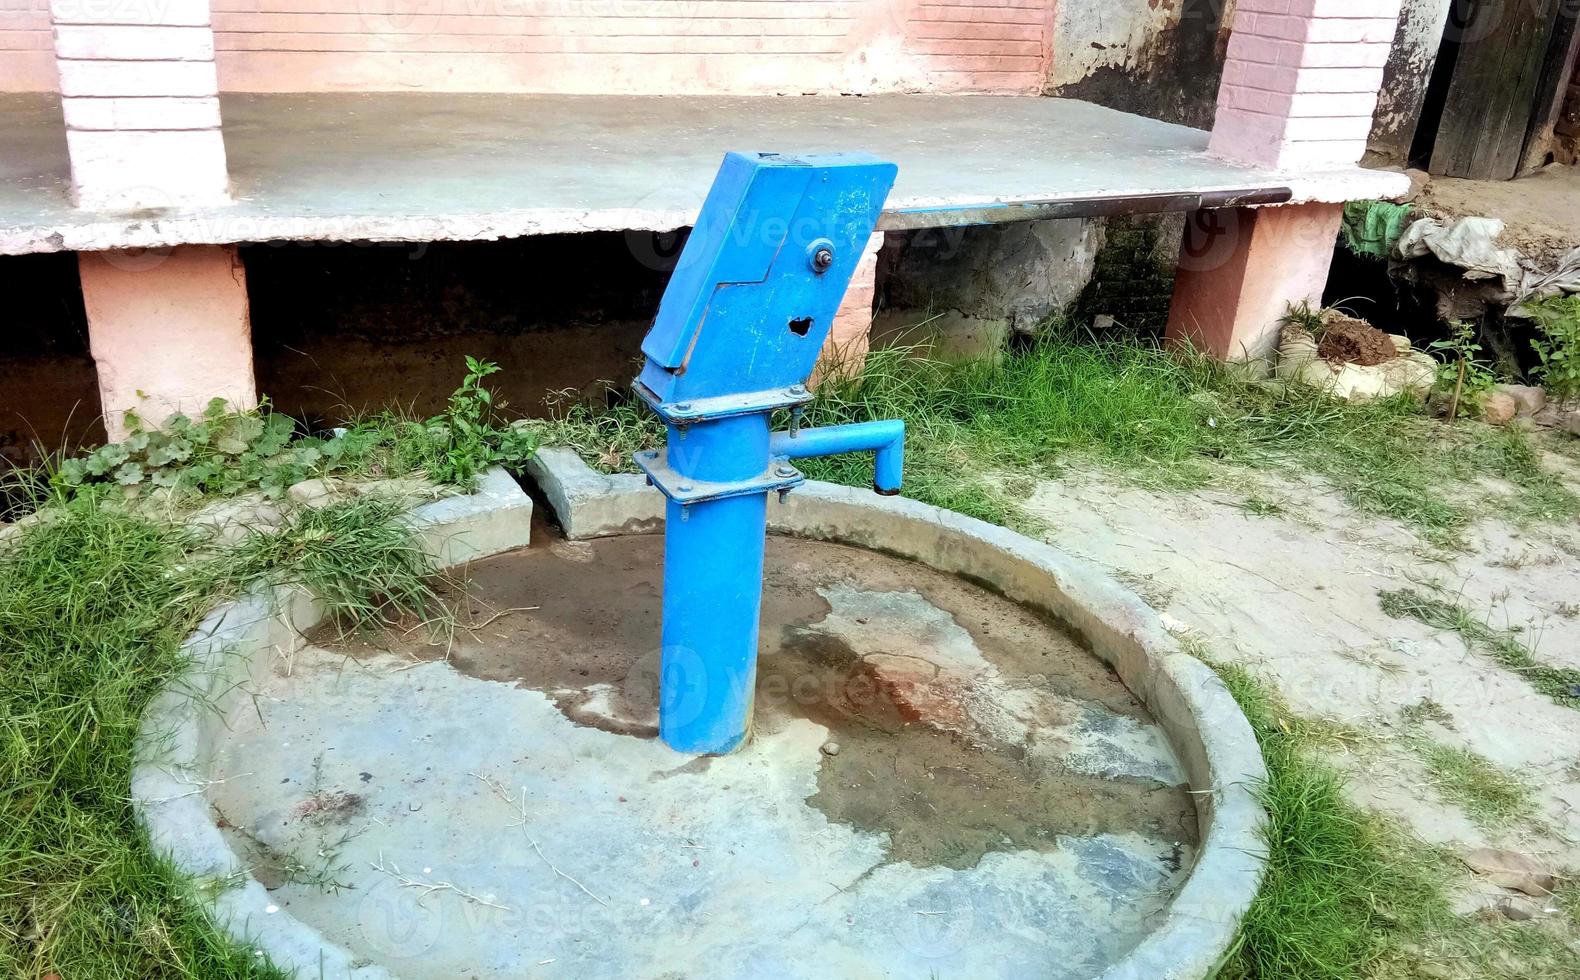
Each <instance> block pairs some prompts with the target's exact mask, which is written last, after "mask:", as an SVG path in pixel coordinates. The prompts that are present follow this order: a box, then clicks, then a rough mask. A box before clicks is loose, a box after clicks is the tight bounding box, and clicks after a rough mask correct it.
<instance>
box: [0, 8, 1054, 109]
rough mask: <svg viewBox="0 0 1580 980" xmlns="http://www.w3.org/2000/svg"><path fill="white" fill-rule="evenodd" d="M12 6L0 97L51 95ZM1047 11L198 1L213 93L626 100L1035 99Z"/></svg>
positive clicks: (43, 53)
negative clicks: (8, 93) (806, 96)
mask: <svg viewBox="0 0 1580 980" xmlns="http://www.w3.org/2000/svg"><path fill="white" fill-rule="evenodd" d="M3 2H4V0H0V3H3ZM12 2H13V3H15V4H17V5H19V6H21V9H16V8H13V7H5V8H0V9H3V10H4V11H6V12H5V13H3V14H0V90H13V91H15V90H39V91H48V90H53V89H54V88H55V87H56V85H57V80H56V77H55V68H54V64H53V61H52V59H51V57H50V50H49V47H50V35H49V15H48V9H47V0H12ZM82 2H115V0H82ZM121 2H134V0H121ZM146 2H158V0H146ZM1053 5H1054V0H212V3H211V6H212V10H213V26H214V41H215V49H216V55H215V60H216V62H217V64H218V68H219V80H220V88H221V89H222V90H224V91H262V92H269V91H275V92H284V91H336V90H350V91H357V90H372V91H459V92H467V91H485V92H564V93H632V94H635V93H649V94H701V93H731V94H775V93H872V92H886V91H913V90H929V91H959V92H1035V91H1037V90H1038V89H1039V88H1040V87H1041V85H1042V83H1043V79H1044V77H1045V74H1046V70H1047V64H1048V60H1049V57H1050V54H1051V48H1050V25H1051V23H1052V19H1053Z"/></svg>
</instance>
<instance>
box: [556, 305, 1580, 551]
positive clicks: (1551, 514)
mask: <svg viewBox="0 0 1580 980" xmlns="http://www.w3.org/2000/svg"><path fill="white" fill-rule="evenodd" d="M650 415H651V413H648V412H647V410H646V409H645V408H644V407H642V406H640V405H635V404H630V403H624V404H621V405H619V406H617V407H615V408H611V409H607V410H605V409H598V408H594V407H591V406H588V405H586V404H576V405H574V406H572V407H571V408H569V409H568V410H567V411H566V412H565V413H564V414H562V416H561V417H560V418H559V419H558V420H556V421H554V422H548V423H537V425H538V426H539V429H538V433H539V436H540V438H541V440H542V442H543V444H545V445H550V444H561V445H568V446H571V447H573V448H575V449H577V450H578V451H579V452H581V454H582V455H583V457H584V458H586V459H587V460H588V461H589V462H591V463H592V464H593V465H595V466H598V467H600V468H602V469H604V470H606V471H613V470H622V469H627V468H629V465H630V464H629V454H630V453H631V452H633V451H635V450H637V449H643V448H650V447H651V446H654V445H657V444H658V443H660V442H661V441H662V440H663V437H664V433H663V428H662V427H661V426H659V425H658V424H657V423H656V421H654V420H652V419H651V418H650ZM880 418H902V419H904V420H905V422H906V425H907V428H908V436H907V446H906V453H907V460H906V463H907V473H906V478H907V491H906V492H907V494H908V495H910V496H913V497H916V498H918V499H922V500H926V501H928V502H929V503H934V504H938V505H940V506H944V507H949V508H950V509H953V510H959V511H962V512H964V513H967V514H970V515H972V516H975V517H981V518H984V519H986V520H990V521H995V522H997V523H1001V524H1010V525H1014V524H1016V523H1020V522H1022V521H1023V520H1024V519H1023V517H1022V508H1020V507H1019V506H1018V503H1019V500H1020V499H1021V498H1022V497H1024V495H1025V493H1026V492H1028V491H1029V489H1030V488H1031V487H1033V486H1034V485H1035V482H1036V480H1037V479H1041V478H1045V477H1051V476H1056V475H1057V474H1058V472H1059V471H1060V469H1061V468H1062V467H1064V466H1065V465H1067V464H1068V463H1071V462H1077V461H1079V462H1083V463H1097V464H1099V465H1102V466H1105V467H1107V468H1109V469H1111V470H1113V471H1115V472H1118V473H1120V474H1123V475H1124V476H1126V477H1127V478H1129V479H1131V480H1133V481H1135V482H1137V483H1138V484H1141V485H1143V486H1148V487H1153V488H1157V489H1174V490H1185V489H1193V488H1196V487H1200V486H1204V485H1206V484H1209V483H1211V482H1212V481H1213V480H1215V479H1218V478H1220V477H1221V475H1222V473H1223V465H1222V464H1224V463H1228V464H1233V465H1236V466H1244V467H1261V468H1268V469H1279V470H1287V469H1290V468H1296V469H1301V470H1304V471H1306V472H1309V473H1313V474H1316V475H1318V476H1320V477H1322V478H1323V479H1325V480H1326V481H1328V482H1329V483H1331V484H1332V485H1333V486H1335V487H1336V488H1337V489H1338V490H1339V491H1340V492H1342V493H1343V494H1344V496H1345V497H1346V498H1347V499H1348V500H1349V501H1350V503H1351V504H1352V505H1353V506H1355V507H1357V508H1358V509H1360V510H1362V511H1365V512H1367V513H1373V514H1379V515H1383V516H1387V517H1392V518H1395V519H1397V520H1400V521H1402V522H1404V523H1406V524H1409V525H1411V526H1413V527H1414V528H1416V529H1417V530H1418V531H1419V532H1420V533H1421V534H1422V535H1423V536H1425V537H1426V538H1427V539H1428V540H1429V541H1431V542H1433V543H1435V544H1440V545H1453V544H1456V543H1458V542H1459V540H1460V535H1461V532H1462V531H1463V530H1464V529H1465V528H1466V527H1467V526H1468V525H1469V524H1470V523H1472V522H1473V521H1474V520H1475V518H1476V517H1477V516H1478V514H1479V513H1481V512H1482V509H1484V508H1488V507H1496V508H1497V509H1498V512H1500V513H1503V514H1506V515H1508V516H1511V517H1513V518H1514V519H1516V520H1519V521H1552V520H1561V519H1567V518H1571V517H1574V516H1576V515H1580V498H1577V497H1576V496H1575V494H1574V493H1572V492H1571V491H1570V490H1568V489H1567V488H1566V487H1565V485H1564V483H1563V481H1562V479H1561V478H1560V477H1559V476H1557V475H1556V474H1554V473H1552V472H1549V471H1548V470H1547V469H1546V468H1545V467H1544V466H1543V465H1542V461H1541V454H1540V452H1539V451H1538V450H1537V448H1536V446H1535V445H1534V443H1533V442H1532V437H1530V436H1528V435H1526V434H1524V433H1521V432H1518V431H1514V430H1509V429H1492V428H1489V427H1487V426H1483V425H1480V424H1474V423H1472V424H1466V425H1462V426H1452V427H1451V426H1444V425H1441V424H1439V423H1437V422H1435V421H1433V420H1431V419H1428V418H1427V417H1426V416H1425V414H1424V412H1423V410H1422V408H1421V406H1420V405H1419V404H1417V403H1416V402H1415V401H1413V400H1411V399H1409V398H1405V397H1400V398H1392V399H1383V400H1378V401H1372V402H1365V403H1356V404H1351V403H1348V402H1343V401H1339V400H1337V399H1333V398H1330V397H1327V396H1326V395H1324V394H1322V393H1320V392H1317V391H1314V390H1312V389H1309V388H1304V387H1299V386H1289V385H1283V384H1278V383H1261V382H1256V381H1251V380H1247V379H1246V378H1245V377H1244V376H1243V375H1242V374H1239V373H1236V370H1235V369H1233V368H1230V367H1227V366H1225V365H1223V364H1220V363H1218V362H1215V361H1213V360H1211V359H1209V358H1207V357H1204V356H1197V355H1190V354H1181V353H1178V352H1169V351H1164V350H1162V349H1160V348H1157V347H1153V346H1143V345H1138V344H1135V343H1126V342H1120V341H1088V340H1081V341H1079V342H1078V341H1076V340H1075V339H1074V338H1073V337H1072V336H1071V335H1069V334H1068V333H1064V332H1061V331H1058V330H1051V331H1049V332H1048V333H1047V334H1046V335H1045V336H1044V337H1042V338H1041V339H1039V340H1036V341H1034V342H1031V343H1030V344H1028V345H1027V346H1026V347H1025V348H1024V349H1020V350H1016V351H1011V352H1006V353H1004V354H1003V355H1002V356H999V357H993V358H979V359H975V360H968V361H964V362H946V361H939V360H931V359H928V358H925V357H922V356H919V355H918V352H917V351H916V350H912V349H904V348H890V349H884V350H876V351H873V352H872V353H871V354H869V355H868V356H867V358H866V360H865V362H864V363H863V365H862V367H861V370H859V371H858V372H852V373H850V374H847V375H843V376H838V375H836V376H835V377H832V378H830V379H828V380H825V381H824V382H823V383H822V384H820V385H819V386H818V389H817V399H816V400H815V401H814V402H813V403H812V404H811V405H810V406H809V408H808V410H807V413H806V418H805V420H804V422H805V424H807V425H835V424H839V423H843V422H860V421H866V420H869V419H880ZM802 465H803V468H804V469H805V470H806V471H807V472H808V474H809V475H812V476H814V477H816V478H819V479H825V480H832V481H834V482H839V483H846V484H849V485H853V486H865V485H867V484H869V483H870V482H871V472H870V463H869V462H868V461H866V460H864V459H861V458H853V457H848V456H847V457H834V458H826V459H819V460H806V461H805V462H804V463H803V464H802ZM1005 474H1008V475H1009V476H1008V478H1007V479H1006V477H1005ZM1488 477H1490V478H1495V479H1497V480H1500V481H1504V482H1505V483H1507V485H1508V486H1509V487H1510V488H1511V491H1510V493H1508V494H1507V495H1499V494H1493V493H1489V492H1487V491H1486V489H1485V488H1483V487H1481V486H1479V485H1478V481H1480V480H1482V479H1483V478H1488ZM1285 506H1286V507H1289V506H1291V505H1285ZM1265 510H1266V509H1265V508H1263V511H1264V512H1265Z"/></svg>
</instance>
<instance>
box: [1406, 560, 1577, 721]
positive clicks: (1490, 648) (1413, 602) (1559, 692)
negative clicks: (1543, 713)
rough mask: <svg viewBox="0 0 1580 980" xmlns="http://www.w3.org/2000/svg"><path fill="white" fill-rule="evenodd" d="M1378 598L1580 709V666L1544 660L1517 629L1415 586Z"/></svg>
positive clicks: (1549, 694)
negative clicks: (1454, 636)
mask: <svg viewBox="0 0 1580 980" xmlns="http://www.w3.org/2000/svg"><path fill="white" fill-rule="evenodd" d="M1377 599H1378V603H1379V605H1381V606H1382V611H1383V612H1385V613H1387V614H1388V615H1390V616H1392V617H1394V618H1395V619H1413V620H1415V621H1417V622H1419V623H1422V624H1423V625H1426V626H1430V627H1432V628H1433V629H1440V630H1451V631H1453V632H1455V633H1458V634H1459V635H1460V637H1461V638H1462V639H1463V640H1464V641H1465V645H1466V646H1467V647H1469V648H1471V649H1479V650H1481V651H1482V652H1484V653H1486V654H1487V655H1488V656H1490V657H1491V658H1492V659H1493V660H1495V661H1497V663H1498V664H1499V665H1501V666H1502V667H1505V668H1507V669H1508V670H1510V671H1512V672H1514V673H1515V674H1518V675H1519V676H1520V677H1522V678H1524V680H1525V681H1526V683H1528V684H1530V685H1531V686H1532V687H1533V688H1535V689H1536V690H1537V691H1540V692H1541V693H1542V694H1544V695H1546V696H1547V697H1548V698H1550V699H1552V700H1553V701H1554V702H1555V703H1557V704H1561V705H1564V706H1565V707H1569V708H1576V709H1580V670H1576V669H1574V668H1572V667H1551V666H1548V665H1546V664H1543V663H1541V662H1540V661H1538V660H1537V659H1536V654H1535V652H1534V651H1533V650H1532V649H1531V648H1530V647H1529V646H1527V645H1526V644H1525V641H1524V640H1522V639H1521V638H1520V633H1519V631H1518V630H1514V629H1498V628H1496V627H1494V626H1491V625H1489V624H1488V623H1487V622H1486V621H1485V620H1482V619H1479V618H1477V617H1476V616H1475V615H1474V614H1473V613H1471V611H1470V610H1468V609H1466V608H1465V607H1464V606H1461V605H1459V604H1458V603H1455V602H1450V601H1449V600H1447V599H1443V598H1439V597H1436V596H1430V595H1426V594H1425V593H1423V592H1420V591H1418V590H1416V589H1408V588H1407V589H1392V590H1383V591H1381V592H1378V593H1377Z"/></svg>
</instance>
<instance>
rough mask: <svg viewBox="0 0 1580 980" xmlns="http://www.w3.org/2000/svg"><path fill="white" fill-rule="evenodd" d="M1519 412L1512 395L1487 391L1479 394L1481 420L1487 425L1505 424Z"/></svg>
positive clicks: (1518, 406) (1517, 404)
mask: <svg viewBox="0 0 1580 980" xmlns="http://www.w3.org/2000/svg"><path fill="white" fill-rule="evenodd" d="M1519 412H1520V403H1519V402H1517V401H1515V399H1514V396H1513V395H1508V394H1504V393H1503V392H1501V391H1489V392H1487V393H1486V394H1485V395H1482V396H1481V420H1482V421H1483V422H1486V423H1487V424H1488V425H1507V424H1508V423H1509V422H1510V420H1512V419H1513V418H1514V416H1516V415H1518V414H1519Z"/></svg>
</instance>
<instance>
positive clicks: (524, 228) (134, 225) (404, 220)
mask: <svg viewBox="0 0 1580 980" xmlns="http://www.w3.org/2000/svg"><path fill="white" fill-rule="evenodd" d="M1203 135H1205V134H1203ZM1275 184H1277V185H1281V186H1286V187H1288V188H1289V190H1290V195H1291V196H1290V200H1289V201H1288V202H1287V203H1289V204H1305V203H1342V202H1344V201H1353V200H1364V199H1368V198H1380V199H1385V200H1386V199H1392V198H1398V197H1401V196H1403V195H1404V194H1406V193H1408V191H1409V189H1410V179H1409V178H1408V177H1406V176H1405V175H1403V174H1400V173H1395V172H1391V171H1380V170H1364V169H1362V168H1360V167H1345V168H1337V169H1330V170H1317V171H1291V172H1279V171H1256V172H1255V173H1254V174H1250V175H1248V176H1247V177H1246V178H1245V179H1244V180H1231V181H1228V182H1227V183H1220V184H1207V185H1205V186H1201V187H1195V188H1192V190H1196V191H1209V192H1210V191H1219V190H1242V189H1243V188H1244V187H1246V186H1249V185H1257V186H1274V185H1275ZM1178 190H1179V188H1178V187H1174V186H1167V185H1166V184H1164V183H1160V184H1159V185H1158V186H1156V187H1153V188H1136V189H1135V190H1134V193H1136V194H1146V193H1169V192H1177V191H1178ZM1066 199H1067V195H1061V194H1059V193H1057V192H1052V191H1050V192H1049V194H1048V195H1047V196H1046V197H1037V198H1031V199H1028V203H1029V202H1031V201H1036V202H1038V203H1055V204H1056V203H1059V202H1060V201H1061V200H1066ZM995 203H996V202H994V201H991V200H984V201H965V200H961V199H959V198H958V197H956V196H940V195H911V196H909V197H907V198H904V199H902V200H895V201H891V202H890V204H889V208H890V211H889V213H891V214H897V213H905V212H913V211H926V210H937V211H938V212H940V216H939V218H938V224H939V225H941V226H942V225H947V224H948V222H947V221H946V220H945V218H944V217H943V212H947V211H952V210H956V209H958V208H960V207H962V206H966V207H982V208H986V209H989V211H991V209H992V207H993V205H994V204H995ZM1010 213H1013V209H1012V210H1011V211H1010V212H1006V214H1010ZM696 217H697V216H696V210H695V209H694V208H614V207H602V208H551V207H543V208H513V209H507V210H502V211H488V212H480V213H479V212H465V211H457V212H451V213H441V214H334V213H328V214H323V213H318V214H309V213H277V212H275V211H271V210H269V209H267V208H260V207H238V206H237V204H236V203H235V202H232V203H229V204H223V205H216V206H213V207H208V208H190V209H171V210H170V211H168V212H167V213H165V214H162V215H160V216H159V217H158V218H156V219H154V220H148V219H145V218H143V217H135V218H126V217H117V216H114V215H111V214H104V213H94V212H88V213H82V214H72V213H66V214H65V215H64V216H62V215H60V214H51V215H46V216H44V217H41V218H39V219H37V220H36V221H33V222H29V223H25V224H13V225H6V226H0V255H28V254H33V253H37V252H69V251H78V252H103V251H113V250H121V249H132V248H169V247H173V246H180V245H231V244H237V243H244V242H268V241H298V242H312V241H327V242H355V241H373V242H409V243H421V242H447V241H499V240H502V239H507V238H524V237H527V236H532V235H558V234H580V233H585V232H625V231H673V230H674V229H677V228H685V227H689V226H691V225H692V224H694V223H695V221H696Z"/></svg>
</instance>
